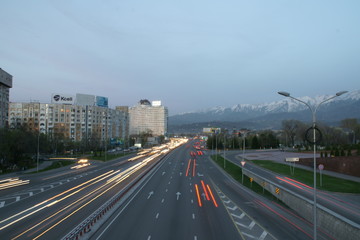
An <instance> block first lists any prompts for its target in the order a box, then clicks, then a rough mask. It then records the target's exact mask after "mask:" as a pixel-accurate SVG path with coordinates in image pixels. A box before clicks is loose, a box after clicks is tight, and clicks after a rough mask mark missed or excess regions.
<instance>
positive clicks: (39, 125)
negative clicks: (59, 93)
mask: <svg viewBox="0 0 360 240" xmlns="http://www.w3.org/2000/svg"><path fill="white" fill-rule="evenodd" d="M126 125H127V119H126V118H125V114H124V113H123V112H122V111H118V110H115V109H110V108H105V107H98V106H79V105H71V104H56V103H51V104H45V103H37V102H32V103H10V106H9V127H10V128H19V127H25V128H26V129H28V130H30V131H40V132H41V133H45V134H49V135H50V136H52V137H58V138H60V139H71V140H72V141H83V140H85V139H87V140H88V141H91V140H92V141H104V140H105V139H110V138H123V139H125V138H126V135H125V134H126V132H125V131H124V129H125V128H126Z"/></svg>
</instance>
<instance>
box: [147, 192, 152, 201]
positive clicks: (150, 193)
mask: <svg viewBox="0 0 360 240" xmlns="http://www.w3.org/2000/svg"><path fill="white" fill-rule="evenodd" d="M153 194H154V191H151V192H149V196H148V198H147V199H149V198H150V197H151V195H153Z"/></svg>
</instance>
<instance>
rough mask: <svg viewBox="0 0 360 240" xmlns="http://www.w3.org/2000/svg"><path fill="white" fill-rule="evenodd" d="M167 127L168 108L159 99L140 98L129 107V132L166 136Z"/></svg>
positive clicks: (131, 133) (132, 133)
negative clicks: (150, 100)
mask: <svg viewBox="0 0 360 240" xmlns="http://www.w3.org/2000/svg"><path fill="white" fill-rule="evenodd" d="M167 129H168V109H167V108H166V107H164V106H162V105H161V101H153V102H152V103H150V102H149V101H148V100H140V102H139V104H138V105H137V106H134V107H130V108H129V134H130V135H140V134H142V133H151V134H152V135H153V136H162V135H164V136H166V134H167Z"/></svg>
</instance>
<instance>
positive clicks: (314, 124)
mask: <svg viewBox="0 0 360 240" xmlns="http://www.w3.org/2000/svg"><path fill="white" fill-rule="evenodd" d="M347 92H348V91H341V92H338V93H336V94H335V96H332V97H330V98H328V99H325V100H324V101H322V102H320V103H319V104H318V105H316V106H310V105H309V104H308V103H307V102H304V101H302V100H300V99H297V98H294V97H293V96H290V93H288V92H278V94H280V95H282V96H285V97H289V98H291V99H294V100H296V101H298V102H301V103H303V104H305V105H306V106H307V107H308V108H309V109H310V111H311V113H312V121H313V124H312V130H313V144H314V206H313V212H314V213H313V214H314V240H316V239H317V223H316V207H317V204H316V129H317V128H316V112H317V110H318V108H319V107H320V105H321V104H323V103H324V102H327V101H329V100H331V99H333V98H336V97H338V96H341V95H343V94H344V93H347Z"/></svg>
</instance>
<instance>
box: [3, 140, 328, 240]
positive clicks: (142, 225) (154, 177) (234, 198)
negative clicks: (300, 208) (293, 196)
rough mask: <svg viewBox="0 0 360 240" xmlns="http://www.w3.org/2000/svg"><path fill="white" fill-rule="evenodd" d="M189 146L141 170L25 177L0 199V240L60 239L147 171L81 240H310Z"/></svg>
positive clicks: (287, 214) (302, 228)
mask: <svg viewBox="0 0 360 240" xmlns="http://www.w3.org/2000/svg"><path fill="white" fill-rule="evenodd" d="M195 142H196V141H192V142H189V143H187V144H185V145H183V146H181V147H179V148H177V149H175V150H173V151H172V152H170V153H168V154H167V155H166V156H165V157H163V158H156V159H157V160H156V159H154V160H151V161H149V162H147V163H146V164H145V165H143V163H144V160H145V159H148V158H147V157H142V158H140V159H137V160H134V161H128V159H129V158H131V157H132V156H126V157H124V158H120V159H117V160H113V161H110V162H106V163H100V162H97V163H93V164H92V165H90V166H87V167H84V168H81V169H71V168H70V167H65V168H62V169H57V170H52V171H49V172H44V173H38V174H32V175H24V176H23V177H24V178H28V179H29V180H30V183H29V184H26V185H22V186H19V187H15V188H12V189H7V190H2V191H1V192H0V194H1V195H0V203H1V204H0V236H1V237H0V238H1V239H60V238H62V237H64V236H65V235H66V234H67V233H69V232H70V231H72V230H73V229H74V228H75V227H76V226H77V225H78V224H79V223H81V222H82V221H83V220H84V219H86V218H87V217H88V216H89V215H91V214H92V213H93V212H95V211H96V210H97V209H99V207H100V206H102V204H103V203H104V202H106V201H108V199H110V198H111V197H113V196H114V195H115V194H118V193H119V192H121V191H123V190H124V189H125V188H126V187H127V186H129V184H130V183H132V182H134V181H135V179H137V178H138V177H139V176H140V175H142V174H145V172H147V171H148V170H149V169H152V171H150V172H149V173H148V174H146V176H145V177H143V178H142V179H143V182H139V183H138V184H137V187H136V188H133V191H131V194H130V195H129V197H128V198H124V199H123V201H122V203H121V205H120V206H119V208H117V209H116V210H115V209H114V212H113V213H112V215H110V214H109V218H108V219H107V220H105V219H104V222H103V224H102V225H100V224H98V225H99V226H97V229H96V228H93V230H92V231H90V232H89V233H87V234H86V238H89V237H90V238H91V239H135V240H136V239H147V240H150V239H160V240H162V239H194V240H201V239H265V240H267V239H312V230H313V228H312V224H311V223H309V222H307V221H305V220H304V219H302V218H300V217H298V216H297V214H296V213H294V212H292V211H291V210H289V209H287V208H285V207H284V206H281V205H280V204H278V203H277V202H273V201H269V200H267V199H264V198H263V197H262V196H260V195H257V194H254V193H253V192H252V191H250V190H248V189H246V188H244V187H243V186H242V185H240V184H239V183H237V182H235V181H234V180H232V179H231V178H230V177H229V176H227V174H226V173H224V172H223V171H222V170H221V169H219V168H218V167H217V166H216V165H215V164H214V163H213V161H212V160H210V157H209V155H210V154H208V153H207V152H206V151H198V150H196V149H194V147H193V144H194V143H195ZM195 153H196V154H195ZM160 159H161V160H160ZM318 239H332V238H331V236H328V235H326V234H325V233H323V232H321V231H320V233H319V236H318Z"/></svg>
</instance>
